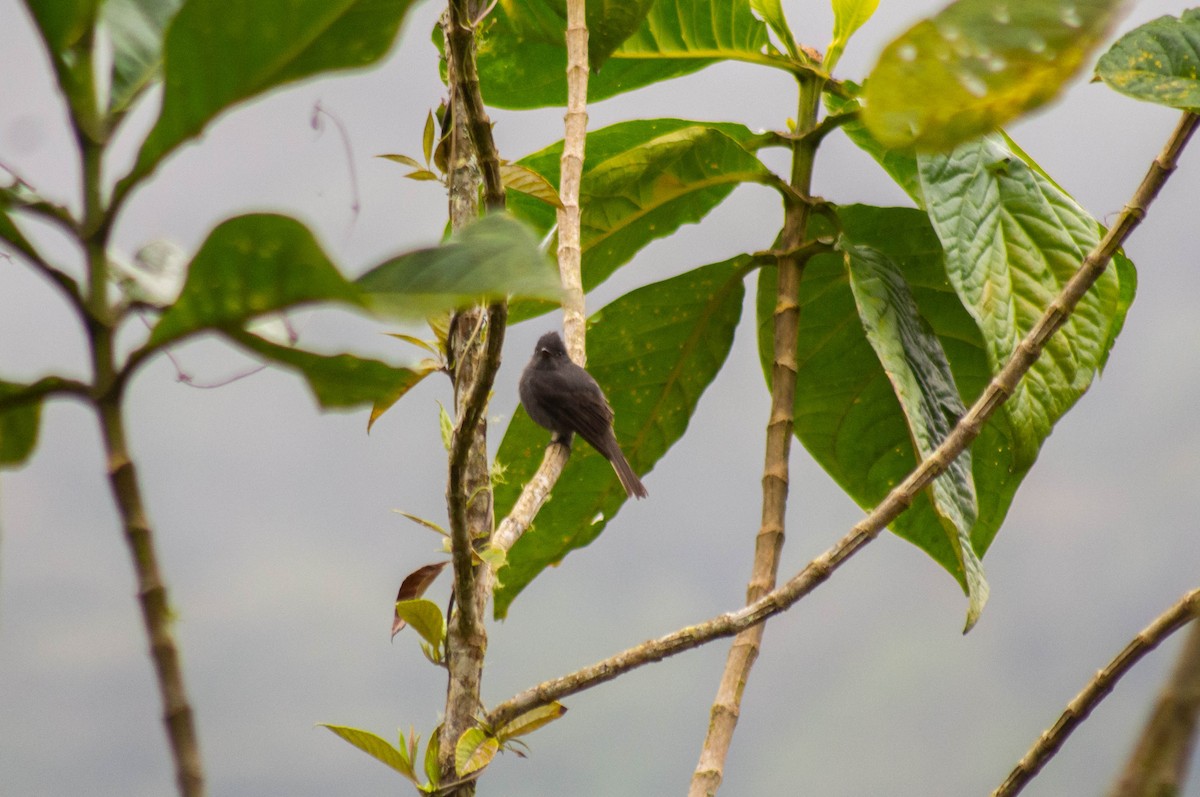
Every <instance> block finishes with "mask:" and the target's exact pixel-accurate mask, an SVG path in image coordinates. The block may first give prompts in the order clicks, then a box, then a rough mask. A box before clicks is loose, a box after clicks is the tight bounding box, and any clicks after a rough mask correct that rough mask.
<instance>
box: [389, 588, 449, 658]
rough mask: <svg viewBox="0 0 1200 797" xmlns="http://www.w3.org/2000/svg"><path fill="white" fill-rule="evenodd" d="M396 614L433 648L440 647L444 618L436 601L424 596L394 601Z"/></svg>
mask: <svg viewBox="0 0 1200 797" xmlns="http://www.w3.org/2000/svg"><path fill="white" fill-rule="evenodd" d="M396 616H397V617H399V618H400V619H401V620H403V621H404V622H406V623H408V624H409V625H410V626H412V628H413V630H414V631H416V632H417V633H418V634H420V635H421V638H422V639H424V640H425V641H426V642H428V643H429V644H430V645H432V646H433V647H434V649H435V650H437V649H439V648H441V646H442V642H444V641H445V639H446V619H445V618H444V617H443V616H442V610H441V607H439V606H438V605H437V604H436V603H434V602H433V601H429V600H425V599H424V598H417V599H414V600H407V601H396Z"/></svg>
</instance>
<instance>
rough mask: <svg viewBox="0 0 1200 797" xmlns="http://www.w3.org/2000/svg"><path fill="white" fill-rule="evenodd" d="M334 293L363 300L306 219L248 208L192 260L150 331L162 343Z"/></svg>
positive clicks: (349, 301)
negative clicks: (179, 287)
mask: <svg viewBox="0 0 1200 797" xmlns="http://www.w3.org/2000/svg"><path fill="white" fill-rule="evenodd" d="M320 301H333V302H342V303H346V304H350V305H359V304H360V303H361V300H360V292H359V290H358V289H357V288H356V287H355V286H354V285H353V284H351V283H349V282H347V281H346V280H345V279H344V278H343V277H342V275H341V274H339V273H338V270H337V269H336V268H335V267H334V265H333V263H331V262H330V261H329V258H327V257H326V256H325V253H324V252H323V251H322V250H321V247H320V245H319V244H318V243H317V242H316V239H314V238H313V235H312V233H311V232H309V231H308V228H306V227H305V226H304V225H303V224H301V223H300V222H298V221H296V220H295V219H290V218H288V217H286V216H276V215H271V214H265V213H264V214H251V215H246V216H236V217H234V218H232V219H229V220H228V221H225V222H222V223H221V224H220V225H219V226H218V227H217V228H216V229H214V230H213V231H212V232H211V233H209V236H208V239H207V240H205V242H204V245H203V246H201V247H200V251H199V252H197V253H196V256H195V258H193V259H192V262H191V264H190V265H189V266H188V275H187V281H186V282H185V283H184V286H183V291H182V292H181V293H180V295H179V299H178V300H177V301H176V302H175V304H173V305H171V307H170V308H168V309H167V311H166V312H165V313H163V316H162V318H160V319H159V321H158V323H157V324H156V325H155V326H154V330H153V332H151V334H150V340H149V342H148V343H147V345H148V346H156V347H157V346H162V345H165V344H167V343H171V342H173V341H176V340H179V339H180V338H183V337H185V336H187V335H191V334H194V333H196V332H199V331H201V330H204V329H213V328H221V329H226V330H233V329H239V328H240V327H241V326H242V325H243V324H245V323H246V322H247V321H249V320H251V319H252V318H254V317H255V316H259V315H262V314H263V313H269V312H273V311H277V310H285V309H287V308H289V307H295V306H296V305H300V304H306V303H312V302H320Z"/></svg>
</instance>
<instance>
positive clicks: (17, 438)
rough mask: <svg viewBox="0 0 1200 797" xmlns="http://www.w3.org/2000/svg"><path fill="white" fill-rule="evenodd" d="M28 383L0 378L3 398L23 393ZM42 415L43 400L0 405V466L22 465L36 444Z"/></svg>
mask: <svg viewBox="0 0 1200 797" xmlns="http://www.w3.org/2000/svg"><path fill="white" fill-rule="evenodd" d="M28 387H29V386H28V385H22V384H17V383H14V382H5V381H4V380H0V399H3V398H5V397H7V396H12V395H14V394H17V393H20V392H22V391H23V390H26V389H27V388H28ZM41 418H42V401H41V399H40V398H39V399H38V400H36V401H30V402H26V403H21V404H18V405H16V406H13V407H9V408H8V409H0V469H4V468H15V467H19V466H20V465H22V464H23V463H24V462H25V460H27V459H29V457H30V455H32V454H33V450H34V449H35V448H36V447H37V438H38V428H39V426H40V424H41Z"/></svg>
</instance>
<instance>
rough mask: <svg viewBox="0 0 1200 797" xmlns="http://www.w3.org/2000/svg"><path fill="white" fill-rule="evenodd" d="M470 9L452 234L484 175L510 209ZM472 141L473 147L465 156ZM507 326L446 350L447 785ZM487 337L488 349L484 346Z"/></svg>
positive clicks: (462, 6)
mask: <svg viewBox="0 0 1200 797" xmlns="http://www.w3.org/2000/svg"><path fill="white" fill-rule="evenodd" d="M468 6H469V2H468V0H450V4H449V9H448V11H447V13H446V15H445V17H444V24H445V33H446V41H447V43H448V51H449V64H448V75H449V81H450V111H451V116H452V119H453V122H452V124H451V129H450V151H451V159H450V174H449V180H448V184H449V186H450V222H451V226H452V227H453V228H454V229H462V228H463V227H465V226H467V225H469V224H471V223H474V221H475V220H476V217H477V216H478V207H477V197H478V191H479V188H478V186H479V172H482V175H483V180H484V194H485V197H486V201H487V206H488V209H489V210H498V209H503V207H504V203H505V194H504V185H503V183H502V182H501V179H500V159H499V156H498V155H497V153H496V144H495V141H494V140H493V139H492V125H491V121H490V120H489V119H488V117H487V113H486V112H485V111H484V106H483V97H482V95H481V94H480V90H479V75H478V72H477V70H476V66H475V32H474V29H473V28H472V27H471V17H470V9H469V7H468ZM468 140H469V141H470V144H471V146H467V144H468ZM476 167H478V170H477V168H476ZM507 319H508V308H507V305H506V304H505V303H504V302H497V303H494V304H492V305H490V306H489V307H488V308H486V310H485V309H484V308H482V307H477V308H475V309H473V310H470V311H468V312H465V313H459V314H456V315H455V316H454V318H453V319H452V321H451V336H450V345H449V348H450V356H451V360H452V362H453V363H454V370H453V378H454V393H455V404H456V414H457V420H456V423H455V428H454V433H453V435H452V437H451V444H450V458H449V459H450V461H449V477H448V479H447V482H448V483H447V489H446V503H447V508H448V510H449V515H450V537H451V557H452V560H453V565H454V598H455V609H454V611H453V613H452V614H451V617H450V623H449V627H448V634H447V641H446V667H447V671H448V674H449V684H448V686H447V690H446V712H445V719H444V721H443V724H442V730H441V732H440V738H439V741H438V763H439V767H440V769H441V771H442V775H443V779H444V780H446V781H447V783H450V782H452V781H453V779H454V777H455V776H456V774H457V772H456V768H455V749H456V745H457V742H458V740H459V737H460V736H461V735H462V734H463V733H464V732H465V731H466V730H467V729H468V728H470V727H471V726H472V725H473V724H474V722H475V717H476V713H477V710H478V707H479V705H480V683H481V681H482V678H483V661H484V654H485V652H486V650H487V629H486V628H485V627H484V624H483V612H484V607H486V605H487V598H488V596H489V595H490V594H491V579H490V572H491V571H490V570H489V569H488V568H487V567H479V566H477V565H476V563H475V557H474V545H475V542H476V541H477V540H480V539H487V538H488V537H489V535H490V534H491V532H492V527H493V523H494V517H493V510H492V493H491V484H490V474H489V472H488V458H487V420H486V418H485V416H484V413H485V410H486V408H487V402H488V398H489V397H490V396H491V392H492V385H493V383H494V381H495V377H496V371H497V370H498V369H499V367H500V353H501V350H502V348H503V346H504V332H505V325H506V322H507ZM481 335H482V336H484V337H485V338H486V341H485V342H481V339H480V336H481ZM431 744H432V740H431ZM439 793H453V794H456V795H473V794H474V793H475V782H474V779H472V778H468V779H465V780H462V781H460V782H456V785H455V786H454V787H453V789H452V791H451V792H439Z"/></svg>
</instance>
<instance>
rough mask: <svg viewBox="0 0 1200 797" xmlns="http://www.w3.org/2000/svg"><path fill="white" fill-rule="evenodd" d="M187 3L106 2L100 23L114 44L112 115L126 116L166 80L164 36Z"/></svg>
mask: <svg viewBox="0 0 1200 797" xmlns="http://www.w3.org/2000/svg"><path fill="white" fill-rule="evenodd" d="M181 5H183V0H105V2H104V5H103V6H101V8H100V20H101V22H102V23H103V24H104V26H105V28H106V29H107V30H108V34H109V37H110V38H111V41H112V50H113V52H112V60H113V63H112V84H111V86H110V87H109V97H108V110H109V113H122V112H124V111H125V110H127V109H128V108H129V106H130V105H132V104H133V101H134V100H136V99H137V98H138V96H139V95H140V94H141V93H142V92H143V91H144V90H145V89H146V88H147V87H148V86H150V85H151V84H152V83H154V82H155V81H157V80H158V79H159V78H161V77H162V47H163V35H164V33H165V32H166V29H167V25H168V23H170V21H171V19H172V18H173V17H174V16H175V14H176V12H178V11H179V7H180V6H181Z"/></svg>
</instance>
